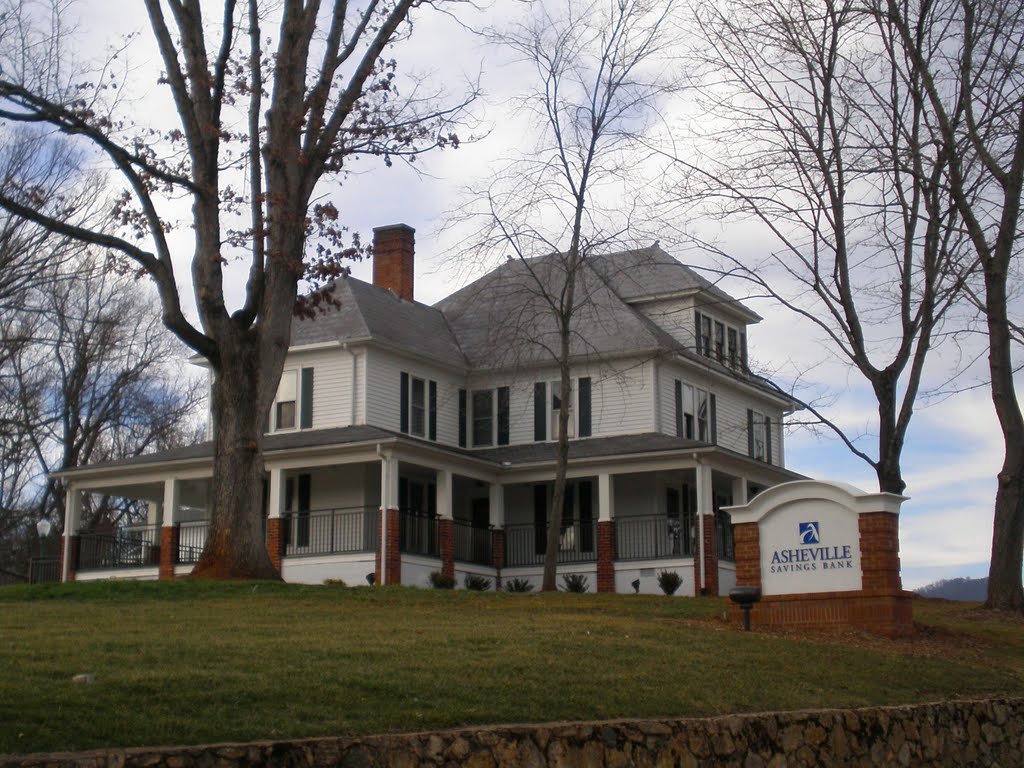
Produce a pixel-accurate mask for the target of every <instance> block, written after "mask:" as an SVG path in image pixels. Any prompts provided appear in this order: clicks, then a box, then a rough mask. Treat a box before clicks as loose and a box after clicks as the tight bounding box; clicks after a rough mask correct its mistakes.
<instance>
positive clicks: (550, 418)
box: [533, 376, 593, 442]
mask: <svg viewBox="0 0 1024 768" xmlns="http://www.w3.org/2000/svg"><path fill="white" fill-rule="evenodd" d="M561 388H562V385H561V383H560V382H558V381H550V382H544V381H540V382H537V383H536V384H534V385H533V439H534V440H536V441H537V442H540V441H542V440H557V439H558V417H559V414H560V413H561V412H562V407H563V405H562V398H561V397H560V392H561ZM591 389H592V382H591V378H590V377H589V376H582V377H580V378H579V379H572V380H570V389H569V402H568V403H567V404H566V408H567V410H568V413H569V422H568V430H567V432H568V436H569V438H570V439H572V438H575V437H577V436H578V437H590V436H591V435H592V434H593V432H592V429H593V425H592V410H591Z"/></svg>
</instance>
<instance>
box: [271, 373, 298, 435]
mask: <svg viewBox="0 0 1024 768" xmlns="http://www.w3.org/2000/svg"><path fill="white" fill-rule="evenodd" d="M295 374H296V371H285V372H284V373H282V374H281V383H280V384H278V385H277V399H276V402H275V403H274V429H294V428H295V396H296V392H297V390H298V387H297V385H296V378H295Z"/></svg>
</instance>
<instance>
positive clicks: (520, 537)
mask: <svg viewBox="0 0 1024 768" xmlns="http://www.w3.org/2000/svg"><path fill="white" fill-rule="evenodd" d="M546 546H547V529H546V528H542V527H540V526H535V525H509V526H506V528H505V563H506V565H508V566H517V565H541V564H542V563H543V562H544V551H545V549H546ZM596 559H597V522H596V521H594V520H587V521H580V520H574V521H573V523H572V524H571V525H568V524H567V525H563V526H562V527H561V533H560V534H559V548H558V562H560V563H589V562H592V561H594V560H596Z"/></svg>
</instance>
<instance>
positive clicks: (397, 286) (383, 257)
mask: <svg viewBox="0 0 1024 768" xmlns="http://www.w3.org/2000/svg"><path fill="white" fill-rule="evenodd" d="M415 243H416V230H415V229H413V228H412V227H410V226H409V225H408V224H390V225H389V226H386V227H375V228H374V230H373V284H374V285H376V286H378V287H379V288H387V289H389V290H391V291H393V292H394V294H395V295H396V296H398V298H400V299H404V300H405V301H412V293H413V291H412V268H413V255H414V250H415Z"/></svg>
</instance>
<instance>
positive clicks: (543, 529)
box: [533, 485, 548, 555]
mask: <svg viewBox="0 0 1024 768" xmlns="http://www.w3.org/2000/svg"><path fill="white" fill-rule="evenodd" d="M547 527H548V488H547V486H546V485H535V486H533V551H534V554H537V555H543V554H544V553H545V551H546V550H547V548H548V536H547Z"/></svg>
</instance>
